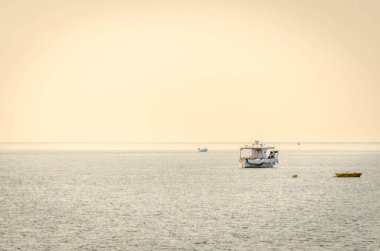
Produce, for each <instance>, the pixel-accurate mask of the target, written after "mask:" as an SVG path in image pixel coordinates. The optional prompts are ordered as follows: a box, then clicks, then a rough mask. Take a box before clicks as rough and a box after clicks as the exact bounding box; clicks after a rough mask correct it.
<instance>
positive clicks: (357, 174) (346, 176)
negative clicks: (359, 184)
mask: <svg viewBox="0 0 380 251" xmlns="http://www.w3.org/2000/svg"><path fill="white" fill-rule="evenodd" d="M335 175H336V177H338V178H353V177H360V176H361V175H362V173H335Z"/></svg>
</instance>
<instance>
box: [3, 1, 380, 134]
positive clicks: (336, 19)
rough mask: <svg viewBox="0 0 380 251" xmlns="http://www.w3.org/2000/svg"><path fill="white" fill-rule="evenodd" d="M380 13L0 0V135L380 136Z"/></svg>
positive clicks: (323, 4) (302, 4)
mask: <svg viewBox="0 0 380 251" xmlns="http://www.w3.org/2000/svg"><path fill="white" fill-rule="evenodd" d="M379 13H380V1H378V0H373V1H368V0H357V1H352V0H351V1H350V0H341V1H340V0H315V1H307V0H293V1H290V0H289V1H286V0H278V1H268V0H262V1H253V0H250V1H248V0H247V1H236V0H234V1H232V0H231V1H220V0H219V1H205V0H203V1H194V0H192V1H157V0H156V1H141V0H139V1H121V0H120V1H117V0H107V1H106V0H103V1H96V0H88V1H85V0H82V1H81V0H73V1H70V0H65V1H58V0H57V1H54V0H46V1H38V0H33V1H29V0H24V1H17V0H0V34H1V39H0V141H249V140H251V139H253V138H260V137H262V138H263V139H264V140H267V141H288V140H292V141H293V140H294V141H326V140H327V141H380V28H379V24H380V15H379Z"/></svg>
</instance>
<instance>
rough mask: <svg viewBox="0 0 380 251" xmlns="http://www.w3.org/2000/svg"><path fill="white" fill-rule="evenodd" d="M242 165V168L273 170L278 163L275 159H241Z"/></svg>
mask: <svg viewBox="0 0 380 251" xmlns="http://www.w3.org/2000/svg"><path fill="white" fill-rule="evenodd" d="M240 164H241V167H242V168H272V167H275V166H276V164H277V161H276V160H275V159H263V160H261V159H254V160H249V159H241V160H240Z"/></svg>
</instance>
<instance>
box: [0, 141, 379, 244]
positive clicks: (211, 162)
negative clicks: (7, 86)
mask: <svg viewBox="0 0 380 251" xmlns="http://www.w3.org/2000/svg"><path fill="white" fill-rule="evenodd" d="M248 144H249V142H234V143H215V142H190V143H189V142H173V143H0V250H380V143H363V142H361V143H355V142H352V143H339V142H328V143H321V142H319V143H316V142H301V143H300V144H297V142H272V143H270V144H271V145H275V146H276V147H277V148H278V149H279V152H280V154H279V164H278V166H277V167H275V168H266V169H243V168H241V167H240V166H239V147H241V146H245V145H248ZM267 144H268V145H269V143H267ZM203 147H207V148H208V149H209V152H207V153H198V152H197V149H198V148H203ZM348 171H352V172H354V171H355V172H361V173H362V176H361V177H360V178H336V177H334V176H335V173H336V172H348ZM293 175H298V178H292V176H293Z"/></svg>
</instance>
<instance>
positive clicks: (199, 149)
mask: <svg viewBox="0 0 380 251" xmlns="http://www.w3.org/2000/svg"><path fill="white" fill-rule="evenodd" d="M207 151H208V149H207V148H206V147H205V148H198V152H199V153H206V152H207Z"/></svg>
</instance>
